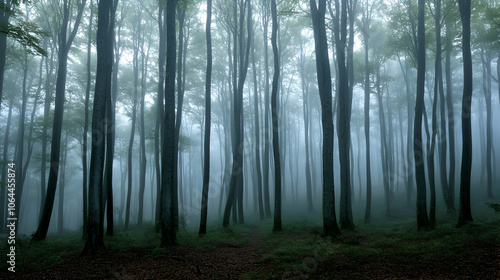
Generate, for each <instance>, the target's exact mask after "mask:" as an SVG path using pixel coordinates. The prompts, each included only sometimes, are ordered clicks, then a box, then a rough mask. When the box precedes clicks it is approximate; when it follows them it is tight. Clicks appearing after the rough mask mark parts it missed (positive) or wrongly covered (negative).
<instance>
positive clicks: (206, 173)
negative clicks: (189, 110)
mask: <svg viewBox="0 0 500 280" xmlns="http://www.w3.org/2000/svg"><path fill="white" fill-rule="evenodd" d="M211 22H212V0H208V1H207V23H206V26H205V29H206V34H205V36H206V40H207V72H206V77H205V143H204V149H205V150H204V153H205V155H204V157H203V159H204V163H203V190H202V195H201V219H200V232H199V234H200V235H202V234H206V233H207V210H208V188H209V183H210V125H211V114H212V101H211V85H212V34H211V32H210V28H211V27H210V25H211Z"/></svg>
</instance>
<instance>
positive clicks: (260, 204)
mask: <svg viewBox="0 0 500 280" xmlns="http://www.w3.org/2000/svg"><path fill="white" fill-rule="evenodd" d="M252 72H253V84H254V88H253V89H254V90H253V93H254V94H253V98H254V99H253V103H254V115H255V122H254V132H255V147H254V151H255V159H254V161H255V169H256V170H255V173H256V176H254V179H256V180H257V182H256V184H257V202H258V209H259V216H260V219H261V220H263V219H264V217H265V213H264V203H263V201H262V171H261V168H260V153H261V152H260V121H259V90H258V89H257V87H258V84H257V69H256V66H255V40H254V39H252ZM255 177H256V178H255Z"/></svg>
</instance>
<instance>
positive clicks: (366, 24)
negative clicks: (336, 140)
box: [358, 1, 373, 223]
mask: <svg viewBox="0 0 500 280" xmlns="http://www.w3.org/2000/svg"><path fill="white" fill-rule="evenodd" d="M372 11H373V6H372V7H371V8H370V7H369V6H368V1H367V3H366V6H365V9H364V10H363V15H362V16H363V17H362V25H363V29H362V33H363V43H364V45H365V80H364V91H365V92H364V93H365V98H364V109H363V110H364V122H365V123H364V125H365V126H364V130H365V142H366V151H365V153H366V156H365V157H366V208H365V223H369V222H370V218H371V205H372V179H371V178H372V175H371V162H370V161H371V160H370V60H369V57H368V51H369V48H370V23H371V18H372ZM358 145H359V144H358Z"/></svg>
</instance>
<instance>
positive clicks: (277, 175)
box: [271, 0, 281, 232]
mask: <svg viewBox="0 0 500 280" xmlns="http://www.w3.org/2000/svg"><path fill="white" fill-rule="evenodd" d="M271 18H272V32H271V45H272V48H273V57H274V74H273V87H272V93H271V112H272V122H273V155H274V225H273V232H276V231H281V162H280V144H279V132H278V128H279V122H278V108H277V101H278V82H279V77H280V57H279V55H278V44H277V37H278V16H277V12H276V0H271Z"/></svg>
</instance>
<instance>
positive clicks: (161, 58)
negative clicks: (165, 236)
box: [155, 5, 166, 229]
mask: <svg viewBox="0 0 500 280" xmlns="http://www.w3.org/2000/svg"><path fill="white" fill-rule="evenodd" d="M164 11H165V7H163V5H159V8H158V30H159V39H160V42H159V48H158V91H157V98H156V106H157V117H156V126H155V168H156V211H155V225H158V223H159V222H160V213H161V212H160V210H161V195H160V194H161V170H160V145H161V143H162V142H161V140H162V139H163V138H161V137H162V136H163V135H162V134H160V131H163V129H162V128H161V126H162V125H163V116H164V113H163V109H164V107H163V106H164V104H163V91H164V89H163V85H164V82H165V50H166V49H165V48H166V39H165V32H164V31H165V29H166V25H165V24H166V21H165V20H164V17H163V14H164ZM156 228H158V229H159V227H156Z"/></svg>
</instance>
